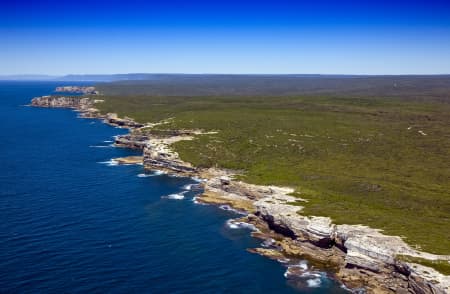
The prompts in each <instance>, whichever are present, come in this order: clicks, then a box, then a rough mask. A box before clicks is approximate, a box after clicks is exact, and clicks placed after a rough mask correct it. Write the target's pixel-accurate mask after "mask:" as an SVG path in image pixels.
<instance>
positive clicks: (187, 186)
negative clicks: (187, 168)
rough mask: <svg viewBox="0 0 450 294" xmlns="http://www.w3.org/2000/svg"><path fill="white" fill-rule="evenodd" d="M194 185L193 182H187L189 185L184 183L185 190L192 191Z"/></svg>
mask: <svg viewBox="0 0 450 294" xmlns="http://www.w3.org/2000/svg"><path fill="white" fill-rule="evenodd" d="M192 186H193V184H187V185H184V186H183V190H187V191H190V190H192Z"/></svg>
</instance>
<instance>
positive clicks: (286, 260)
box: [277, 258, 291, 277]
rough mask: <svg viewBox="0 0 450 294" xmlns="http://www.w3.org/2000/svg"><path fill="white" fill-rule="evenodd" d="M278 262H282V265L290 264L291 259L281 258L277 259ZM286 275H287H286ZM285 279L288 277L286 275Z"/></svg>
mask: <svg viewBox="0 0 450 294" xmlns="http://www.w3.org/2000/svg"><path fill="white" fill-rule="evenodd" d="M277 260H278V262H280V263H288V262H289V261H291V260H290V259H289V258H279V259H277ZM285 274H286V273H285ZM285 277H286V275H285Z"/></svg>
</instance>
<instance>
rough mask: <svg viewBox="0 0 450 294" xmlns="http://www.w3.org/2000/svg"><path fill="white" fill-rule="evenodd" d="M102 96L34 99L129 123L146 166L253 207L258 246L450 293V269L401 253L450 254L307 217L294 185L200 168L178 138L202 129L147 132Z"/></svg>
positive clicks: (358, 280)
mask: <svg viewBox="0 0 450 294" xmlns="http://www.w3.org/2000/svg"><path fill="white" fill-rule="evenodd" d="M99 102H101V100H91V99H89V98H81V97H56V96H44V97H39V98H35V99H33V100H32V102H31V105H32V106H38V107H66V108H67V107H68V108H74V109H77V110H79V111H81V114H82V116H83V117H96V118H101V119H103V120H104V122H105V123H108V124H111V125H114V126H119V127H125V128H129V129H130V133H129V134H127V135H121V136H117V137H116V139H115V145H116V146H121V147H130V148H137V149H142V150H143V158H142V161H143V164H144V167H145V168H147V169H157V170H164V171H166V172H169V173H172V174H176V175H182V176H190V177H193V176H195V177H199V178H201V179H203V188H204V193H203V194H202V195H201V196H199V197H198V198H197V200H198V201H199V202H203V203H212V204H218V205H223V204H225V205H228V206H231V207H234V208H235V209H238V210H241V211H245V212H246V213H247V214H248V215H247V216H246V217H245V218H244V219H242V220H240V221H239V222H247V223H250V224H252V225H253V226H254V227H255V228H256V231H255V232H254V233H253V235H254V236H255V237H258V238H261V239H263V240H264V243H265V244H269V245H268V247H269V248H256V249H254V250H252V252H255V253H258V254H262V255H265V256H268V257H271V258H275V259H280V258H281V257H282V258H284V259H287V258H291V257H298V258H307V259H309V260H312V261H314V262H316V263H318V264H321V265H322V266H324V267H327V268H333V270H334V271H335V272H336V277H337V278H338V279H339V280H340V281H342V282H343V283H344V284H345V285H346V286H348V287H350V288H353V289H355V288H359V289H365V290H364V291H367V292H369V293H450V276H445V275H442V274H440V273H439V272H437V271H435V270H434V269H432V268H429V267H424V266H421V265H419V264H414V263H409V262H403V261H401V260H399V259H398V258H397V256H398V255H408V256H413V257H421V258H426V259H429V260H436V259H439V260H450V256H437V255H433V254H427V253H423V252H419V251H417V250H415V249H413V248H411V247H410V246H409V245H407V244H406V243H405V242H404V241H403V240H402V239H401V238H400V237H396V236H387V235H384V234H383V233H382V232H381V231H379V230H376V229H372V228H369V227H366V226H361V225H335V224H333V222H332V221H331V219H330V218H328V217H315V216H303V215H302V214H301V212H302V206H301V203H302V201H306V200H303V199H299V198H297V197H294V196H291V195H290V193H292V192H293V189H290V188H281V187H270V186H258V185H251V184H247V183H244V182H241V181H237V180H234V179H233V177H234V176H235V174H234V173H233V172H230V171H226V170H220V169H212V168H210V169H199V168H195V167H194V166H192V165H191V164H190V163H187V162H184V161H183V160H181V159H180V157H179V155H178V154H177V153H176V152H175V151H173V150H172V148H171V146H170V145H171V144H172V143H174V142H178V141H180V140H192V139H194V136H196V135H200V134H202V132H200V131H198V130H197V131H180V132H174V133H173V134H172V135H171V136H167V134H166V136H165V137H159V138H158V137H155V136H152V135H146V134H145V133H143V132H141V128H142V127H143V126H144V125H143V124H140V123H136V122H135V121H134V120H133V119H131V118H127V117H125V118H119V117H118V116H117V114H114V113H109V114H107V115H100V113H99V112H98V110H97V109H95V107H94V106H95V104H96V103H99ZM155 125H157V124H153V125H152V124H147V125H145V127H146V128H148V127H151V126H155ZM139 160H141V159H139ZM301 274H302V272H301V271H300V270H299V268H298V266H296V267H295V266H294V267H290V268H289V269H288V271H287V273H286V275H287V276H292V275H301Z"/></svg>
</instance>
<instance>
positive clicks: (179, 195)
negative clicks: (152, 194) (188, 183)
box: [161, 192, 186, 200]
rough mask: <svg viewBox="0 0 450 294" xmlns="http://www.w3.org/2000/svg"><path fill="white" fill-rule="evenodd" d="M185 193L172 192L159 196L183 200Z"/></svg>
mask: <svg viewBox="0 0 450 294" xmlns="http://www.w3.org/2000/svg"><path fill="white" fill-rule="evenodd" d="M185 193H186V192H181V193H174V194H170V195H166V196H162V197H161V198H165V199H174V200H183V199H184V194H185Z"/></svg>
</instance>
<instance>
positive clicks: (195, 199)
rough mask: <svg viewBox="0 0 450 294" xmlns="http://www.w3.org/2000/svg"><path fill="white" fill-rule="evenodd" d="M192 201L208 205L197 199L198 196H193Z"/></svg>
mask: <svg viewBox="0 0 450 294" xmlns="http://www.w3.org/2000/svg"><path fill="white" fill-rule="evenodd" d="M192 202H194V203H195V204H198V205H208V204H207V203H203V202H200V201H198V200H197V196H194V197H192Z"/></svg>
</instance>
